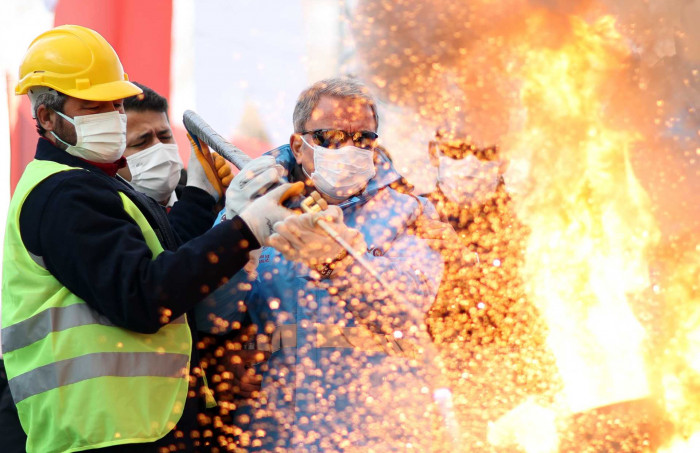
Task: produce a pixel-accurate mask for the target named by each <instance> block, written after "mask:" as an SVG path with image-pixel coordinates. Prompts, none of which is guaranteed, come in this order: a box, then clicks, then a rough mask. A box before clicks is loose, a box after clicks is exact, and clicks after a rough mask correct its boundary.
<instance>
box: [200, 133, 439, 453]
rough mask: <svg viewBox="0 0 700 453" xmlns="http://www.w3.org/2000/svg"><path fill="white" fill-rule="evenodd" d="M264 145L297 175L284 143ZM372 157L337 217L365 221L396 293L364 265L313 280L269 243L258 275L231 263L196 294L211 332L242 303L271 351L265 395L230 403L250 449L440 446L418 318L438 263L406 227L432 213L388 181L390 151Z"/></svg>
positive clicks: (264, 367) (229, 321)
mask: <svg viewBox="0 0 700 453" xmlns="http://www.w3.org/2000/svg"><path fill="white" fill-rule="evenodd" d="M269 153H271V154H272V155H274V156H275V157H276V159H277V162H278V163H279V164H281V165H282V166H283V167H285V168H286V169H287V170H288V171H289V174H290V175H293V174H294V171H292V170H293V167H294V165H296V162H295V160H294V157H293V155H292V152H291V149H290V148H289V146H282V147H280V148H277V149H275V150H273V151H270V152H269ZM375 164H376V170H377V172H376V175H375V177H374V178H373V179H372V180H370V182H369V183H368V185H367V187H366V188H365V190H364V191H363V192H362V193H361V194H358V195H357V196H354V197H352V198H350V199H348V200H346V201H345V202H343V203H341V204H339V207H340V208H341V209H342V211H343V214H344V222H345V224H346V225H347V226H348V227H350V228H355V229H358V230H359V231H360V232H362V235H363V236H364V239H365V241H366V243H367V248H368V251H367V253H365V255H364V258H365V259H366V260H367V261H368V262H369V264H370V265H371V266H372V267H373V268H374V269H375V270H376V271H377V272H378V273H379V274H380V275H381V276H382V279H383V280H385V282H386V283H388V285H389V286H390V287H391V288H392V291H391V292H392V294H390V295H387V294H386V293H384V292H383V291H381V290H380V289H379V287H378V286H377V284H375V283H376V282H375V281H374V279H373V277H372V276H371V275H370V274H369V273H368V272H366V271H365V270H364V269H362V268H359V267H358V268H357V271H358V273H357V274H353V279H354V280H353V279H350V280H352V281H348V280H345V279H342V278H335V277H333V276H331V278H328V279H322V278H321V279H319V278H318V274H314V272H313V271H312V270H311V269H309V268H308V267H307V266H306V265H304V264H302V263H299V262H292V261H287V260H286V259H285V258H284V257H283V256H282V255H281V254H280V253H279V252H278V251H277V250H275V249H273V248H270V247H265V248H263V249H262V253H261V255H260V258H259V264H258V268H257V277H256V278H255V279H254V280H250V279H249V277H248V275H247V274H246V273H245V272H239V273H238V274H237V275H235V276H234V277H233V278H232V279H231V280H230V281H229V283H228V284H227V285H225V286H223V287H221V288H220V289H219V290H218V291H216V292H215V293H214V294H213V295H212V296H211V297H209V298H208V299H207V300H205V301H204V302H203V303H202V304H200V307H199V315H198V322H199V323H200V324H199V326H200V328H202V326H208V327H209V328H210V330H211V331H213V332H215V331H218V333H222V326H223V327H224V330H225V327H226V326H231V325H235V322H236V321H241V320H242V318H243V316H244V314H245V312H247V314H248V315H249V317H250V319H251V320H252V322H253V323H254V324H256V325H257V328H258V333H259V335H258V342H257V345H256V346H255V347H256V348H258V349H267V350H268V351H269V352H270V353H271V355H270V357H269V360H267V361H266V362H264V363H261V364H259V365H258V370H257V371H258V372H259V373H261V374H262V375H263V383H262V394H261V397H260V398H257V399H255V400H251V401H248V402H246V403H244V404H242V405H240V406H239V407H238V408H237V411H236V417H235V421H236V423H237V425H238V426H239V427H240V428H242V430H243V432H244V435H243V436H242V439H243V443H244V444H246V443H247V444H248V445H247V448H249V449H250V450H251V451H272V450H274V449H275V448H282V449H284V451H300V452H301V451H304V452H307V451H343V450H346V449H350V450H352V449H354V448H361V449H363V450H364V449H366V448H375V449H376V451H406V450H407V449H410V448H413V449H415V450H414V451H436V450H438V451H439V449H440V447H438V446H437V445H438V444H437V443H436V439H435V438H434V436H435V435H434V430H433V426H434V424H435V423H438V424H439V422H437V420H438V418H439V417H438V416H437V414H436V412H435V408H434V404H433V402H432V390H433V387H434V386H435V384H436V380H435V376H434V375H435V373H436V371H437V367H436V366H433V363H432V361H431V360H432V359H433V358H434V357H426V354H428V355H430V354H431V352H430V351H434V349H431V348H430V347H427V348H426V347H423V346H425V345H426V344H425V342H426V341H427V342H429V338H428V336H427V334H426V333H425V327H424V317H425V314H426V312H427V310H428V309H429V307H430V305H431V304H432V302H433V300H434V298H435V295H436V293H437V288H438V286H439V283H440V280H441V276H442V271H443V263H442V259H441V257H440V254H439V253H438V252H437V251H435V250H432V249H431V248H430V247H429V246H428V244H427V242H426V241H425V240H423V239H421V238H419V237H418V236H416V235H414V234H411V227H412V225H413V224H414V223H415V221H416V219H417V218H418V217H419V216H427V217H429V218H431V219H437V214H436V212H435V209H434V207H433V206H432V204H430V202H428V201H427V200H426V199H424V198H422V197H416V196H413V195H409V194H405V193H400V192H398V191H396V190H394V189H392V188H391V187H389V185H390V184H392V183H393V182H395V181H397V180H398V179H399V177H400V176H399V175H398V173H397V172H396V171H395V170H394V168H393V166H392V165H391V163H390V162H389V161H388V160H386V159H384V158H382V156H378V157H377V160H376V162H375ZM297 173H298V171H297ZM290 179H294V178H293V177H291V178H290ZM358 282H362V283H369V285H366V286H363V285H360V284H358ZM387 326H389V327H390V328H393V327H392V326H399V327H396V331H394V333H393V335H386V334H383V333H379V332H381V331H382V328H384V332H386V328H387ZM428 433H430V434H428ZM409 444H410V445H409Z"/></svg>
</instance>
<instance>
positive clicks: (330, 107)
mask: <svg viewBox="0 0 700 453" xmlns="http://www.w3.org/2000/svg"><path fill="white" fill-rule="evenodd" d="M310 120H311V121H325V120H343V121H350V122H363V123H364V122H366V121H367V120H374V114H373V112H372V106H371V104H370V102H369V101H368V100H367V99H364V98H361V97H334V96H322V97H321V98H320V99H319V101H318V103H317V104H316V106H315V107H314V109H313V111H312V112H311V118H310Z"/></svg>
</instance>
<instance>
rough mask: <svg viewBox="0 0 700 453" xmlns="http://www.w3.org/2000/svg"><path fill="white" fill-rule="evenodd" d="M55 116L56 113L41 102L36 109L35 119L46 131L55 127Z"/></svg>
mask: <svg viewBox="0 0 700 453" xmlns="http://www.w3.org/2000/svg"><path fill="white" fill-rule="evenodd" d="M57 117H58V115H57V114H56V112H54V111H53V109H50V108H48V107H46V106H45V105H44V104H41V105H40V106H39V107H38V108H37V109H36V120H37V121H38V122H39V125H40V126H41V127H43V128H44V129H45V130H47V131H53V130H54V129H55V128H56V120H57Z"/></svg>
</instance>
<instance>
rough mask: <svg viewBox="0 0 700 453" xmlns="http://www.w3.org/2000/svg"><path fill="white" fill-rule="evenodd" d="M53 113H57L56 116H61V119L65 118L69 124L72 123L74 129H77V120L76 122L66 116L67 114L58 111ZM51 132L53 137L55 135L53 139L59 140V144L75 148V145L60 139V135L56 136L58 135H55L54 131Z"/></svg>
mask: <svg viewBox="0 0 700 453" xmlns="http://www.w3.org/2000/svg"><path fill="white" fill-rule="evenodd" d="M52 110H53V109H52ZM53 111H54V112H56V114H57V115H59V116H60V117H61V118H63V119H64V120H66V121H68V122H69V123H71V124H72V125H73V127H75V120H74V119H73V118H71V117H70V116H68V115H66V114H65V113H62V112H59V111H58V110H53ZM49 132H51V135H53V138H55V139H56V140H58V141H59V142H61V143H63V144H64V145H66V146H68V147H70V146H74V145H71V144H70V143H68V142H65V141H63V140H61V137H59V136H58V135H56V133H55V132H54V131H49Z"/></svg>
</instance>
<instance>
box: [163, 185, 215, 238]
mask: <svg viewBox="0 0 700 453" xmlns="http://www.w3.org/2000/svg"><path fill="white" fill-rule="evenodd" d="M215 204H216V201H214V198H213V197H212V196H211V195H209V194H208V193H207V192H206V191H204V190H202V189H198V188H197V187H190V186H186V187H185V188H184V189H182V193H181V194H180V198H179V199H178V200H177V201H176V202H175V204H174V205H173V207H172V209H170V212H169V213H168V220H169V221H170V225H172V227H173V230H175V232H176V233H177V235H178V237H179V238H180V239H181V240H182V241H183V242H187V241H189V240H190V239H194V238H196V237H197V236H199V235H201V234H204V233H205V232H206V231H207V230H209V228H211V226H212V225H214V221H215V220H216V214H217V213H216V210H215V208H214V205H215Z"/></svg>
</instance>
